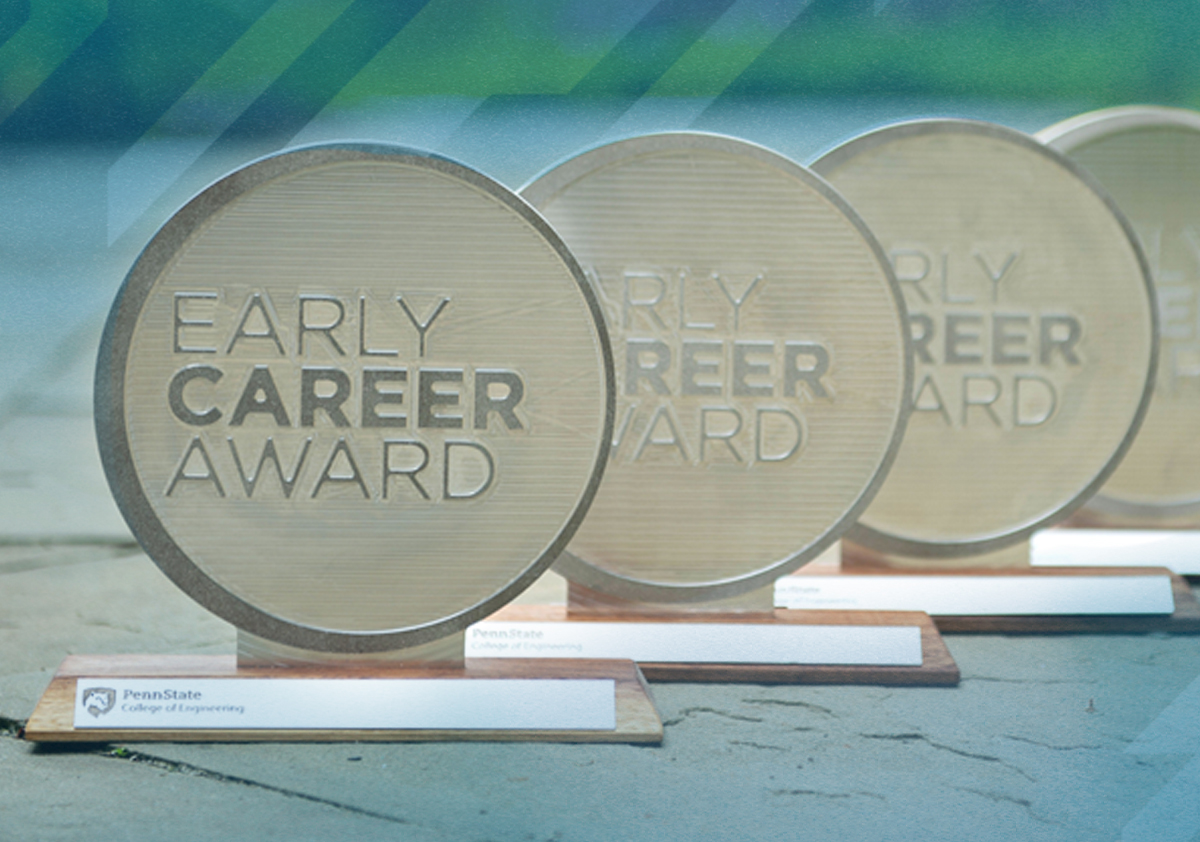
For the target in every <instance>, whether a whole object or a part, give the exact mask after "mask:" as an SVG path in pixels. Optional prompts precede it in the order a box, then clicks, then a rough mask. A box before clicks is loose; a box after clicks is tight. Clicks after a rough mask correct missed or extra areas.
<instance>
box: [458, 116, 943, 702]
mask: <svg viewBox="0 0 1200 842" xmlns="http://www.w3.org/2000/svg"><path fill="white" fill-rule="evenodd" d="M521 192H522V195H523V196H524V197H525V198H526V199H528V200H529V201H530V203H531V204H533V206H534V207H536V208H537V209H538V210H539V211H540V212H541V213H542V214H543V215H544V216H545V217H546V219H547V220H548V221H549V222H550V224H551V225H553V226H554V227H555V229H556V230H557V231H558V232H559V234H560V235H561V236H562V237H563V239H564V240H565V241H566V242H567V244H568V246H569V247H570V248H571V250H572V252H573V253H574V254H575V255H576V256H577V257H578V258H579V260H580V262H581V264H582V265H583V267H584V271H585V272H586V274H587V275H588V278H589V280H590V281H591V283H592V285H593V287H594V288H595V290H596V293H597V296H598V297H599V299H600V301H601V306H602V309H603V311H604V315H605V318H606V321H607V324H608V328H609V332H610V333H611V335H612V336H613V345H614V355H615V360H616V386H617V412H616V424H615V432H614V436H613V441H612V450H611V453H610V456H609V464H608V466H607V468H606V472H605V478H604V483H603V484H602V485H601V487H600V490H599V491H598V493H597V495H596V499H595V501H594V502H593V505H592V507H591V509H590V510H589V513H588V516H587V518H585V520H584V522H583V524H582V525H581V526H580V529H579V531H578V532H576V534H575V537H574V539H573V540H572V542H571V544H570V545H569V546H568V548H567V552H566V553H564V554H563V556H562V557H561V558H560V559H559V561H558V563H557V566H556V569H557V570H558V571H559V572H561V573H562V574H563V575H564V576H566V577H567V578H568V580H569V581H570V586H571V596H572V606H571V614H572V615H573V616H575V617H581V616H583V615H585V614H586V613H587V612H586V610H585V609H586V608H587V607H588V606H587V605H586V604H585V603H587V602H589V601H590V602H591V604H592V605H593V606H601V607H602V608H603V609H605V610H609V611H611V610H612V609H613V608H620V609H623V610H626V611H629V612H631V613H638V612H640V613H647V612H648V611H655V612H658V614H659V615H660V619H663V620H664V621H665V622H670V621H672V619H673V620H678V619H680V618H684V619H686V620H688V621H696V620H699V619H702V618H701V616H700V615H701V613H702V610H701V609H702V608H703V607H704V606H703V605H698V604H707V605H713V604H716V603H717V601H718V600H720V601H722V602H720V603H719V609H720V610H721V611H725V610H727V609H728V608H730V606H731V602H730V600H731V599H736V598H737V597H738V596H739V595H744V594H748V593H750V592H753V591H758V592H760V593H762V592H764V591H765V593H766V599H767V600H768V601H767V602H766V604H765V606H761V607H762V608H763V610H764V613H765V614H767V615H768V617H769V619H768V620H767V621H765V625H771V624H774V625H779V626H785V625H787V624H786V623H779V622H777V621H778V620H779V618H778V617H775V616H773V615H772V614H771V612H772V609H773V604H772V603H771V602H770V601H769V600H770V599H771V590H770V589H771V586H772V585H773V583H774V581H775V580H776V579H777V578H778V577H779V576H781V575H783V574H785V573H789V572H791V571H793V570H795V569H796V568H798V567H800V566H801V565H802V564H804V563H805V562H807V561H809V560H811V559H813V558H814V557H815V556H816V555H818V554H819V553H820V552H822V551H823V550H824V549H826V548H827V547H829V546H830V545H831V544H832V543H833V542H834V541H836V540H837V538H838V537H839V536H840V534H841V533H842V532H843V531H844V530H845V529H846V528H847V527H848V526H849V525H850V524H851V523H853V522H854V520H855V518H856V517H857V516H858V515H859V514H860V513H861V512H862V511H863V509H864V508H865V507H866V505H867V503H868V502H869V500H870V499H871V497H872V496H873V494H874V493H875V491H876V489H877V488H878V486H879V483H880V482H881V480H882V478H883V476H884V474H885V473H886V471H887V468H888V466H889V465H890V463H891V461H892V459H893V456H894V454H895V452H896V448H897V446H898V443H899V440H900V436H901V435H902V433H903V428H904V423H905V419H906V416H907V394H908V392H909V389H910V388H911V366H910V363H909V357H910V355H909V353H908V347H907V346H908V337H907V332H906V325H905V322H904V320H903V318H902V312H903V304H902V301H901V296H900V292H899V289H898V288H897V285H896V281H895V279H894V277H893V275H892V273H891V271H890V269H889V267H888V265H887V261H886V258H885V256H884V254H883V253H882V251H881V250H880V248H879V246H878V244H877V243H876V241H875V239H874V238H873V237H872V235H871V234H870V232H869V231H868V230H867V229H866V227H865V226H864V225H863V224H862V222H861V221H860V219H859V218H858V216H857V214H855V212H854V211H853V210H852V209H851V208H850V207H849V206H848V205H847V204H846V202H845V201H844V200H843V199H842V198H841V197H840V196H839V195H838V194H837V193H836V192H835V191H834V190H832V189H830V187H829V186H828V185H827V184H825V183H824V182H823V181H822V180H821V179H819V178H817V177H815V176H814V175H813V174H812V173H810V172H809V171H808V170H806V169H804V168H803V167H801V166H799V165H797V164H794V163H792V162H790V161H788V160H787V159H785V158H783V157H781V156H779V155H777V154H775V153H773V152H770V151H768V150H766V149H763V148H761V147H758V146H754V145H751V144H749V143H745V142H742V141H739V140H735V139H732V138H727V137H719V136H715V135H704V134H695V133H669V134H659V135H647V136H642V137H636V138H632V139H628V140H623V141H619V142H616V143H612V144H608V145H605V146H601V147H599V148H596V149H593V150H590V151H588V152H584V153H582V154H580V155H578V156H576V157H574V158H572V159H570V160H568V161H566V162H565V163H563V164H561V165H559V166H557V167H555V168H553V169H551V170H549V171H547V172H546V173H544V174H543V175H541V176H540V177H538V178H537V179H535V180H534V181H533V182H531V183H530V184H528V185H527V186H526V187H524V188H523V189H522V191H521ZM598 610H600V609H598ZM601 613H604V610H601ZM593 619H594V618H593ZM880 625H884V624H882V623H881V624H880ZM593 631H595V632H596V633H597V634H599V633H600V631H601V630H600V629H598V628H597V629H593ZM791 631H794V630H791ZM791 631H789V630H788V629H782V630H781V632H780V633H781V634H783V633H791ZM839 631H840V630H839ZM917 631H918V630H917V629H916V628H913V627H911V626H909V627H908V628H907V629H906V630H905V634H908V635H909V636H910V637H909V641H910V643H911V644H912V646H913V647H914V648H913V649H912V650H911V651H910V653H909V657H911V658H915V664H916V666H918V667H919V666H920V664H921V651H920V640H919V635H918V633H917ZM667 633H668V630H665V629H661V628H655V629H649V628H647V629H644V630H643V632H642V633H641V634H640V635H639V634H634V635H631V637H632V638H634V639H636V638H638V637H639V636H640V637H642V638H643V639H651V638H652V639H654V640H655V641H657V642H659V643H661V642H663V641H665V640H666V638H667ZM697 633H700V632H699V631H697ZM739 633H740V632H739ZM712 634H713V635H714V637H718V638H720V639H719V641H718V640H713V641H709V642H708V643H705V644H703V645H701V646H699V647H697V649H699V651H698V652H693V653H691V654H688V655H686V656H685V655H679V656H674V655H672V654H671V653H670V652H669V651H665V650H664V648H663V647H652V650H653V653H652V654H648V655H642V654H636V655H635V657H636V658H637V659H638V660H639V662H641V663H642V665H643V669H647V670H648V671H647V674H648V675H651V676H656V675H669V676H671V677H680V675H681V673H679V672H669V671H666V670H665V669H662V668H660V667H661V666H662V665H663V664H666V663H669V662H672V661H687V662H688V663H689V664H695V663H696V662H697V661H705V660H708V661H720V662H721V663H723V664H732V663H739V662H743V661H744V660H748V661H751V662H754V661H758V662H764V661H765V662H771V661H772V659H773V658H774V657H775V655H773V654H772V653H771V652H770V647H769V646H767V645H766V644H764V643H762V642H761V641H760V642H757V643H749V642H748V643H747V650H749V651H750V652H751V654H746V655H742V656H739V655H738V654H737V653H736V652H732V651H726V647H727V645H728V644H730V643H731V641H732V640H733V639H734V637H735V635H734V630H731V629H730V628H721V627H720V626H714V627H713V628H712ZM470 643H471V638H470V637H469V638H468V645H470ZM718 644H719V645H718ZM780 646H781V647H782V648H783V649H786V650H788V651H790V652H792V653H795V652H797V651H803V650H804V649H805V647H806V646H807V644H805V643H801V642H788V643H781V644H780ZM866 648H868V649H871V648H872V647H871V646H867V647H866ZM468 651H470V649H468ZM583 651H588V650H587V649H586V647H585V649H584V650H583ZM597 651H605V652H616V651H626V650H622V649H620V648H615V649H601V650H597ZM628 651H631V652H643V651H650V650H644V649H638V648H636V647H635V648H634V649H631V650H628ZM718 651H721V652H723V653H724V654H717V652H718ZM706 652H707V654H706ZM647 661H649V662H651V663H652V664H657V665H659V666H656V667H648V666H647V663H646V662H647ZM841 663H846V662H845V661H841ZM862 663H871V662H870V661H863V662H862ZM892 663H893V664H900V663H904V664H907V665H909V666H912V665H913V661H894V662H892ZM730 674H731V673H730V671H723V672H722V673H721V677H722V678H723V679H728V678H729V677H730ZM686 675H687V676H691V677H697V676H699V677H704V676H703V673H702V672H700V671H696V672H689V673H687V674H686ZM777 675H778V674H777V673H772V676H773V677H777ZM779 680H787V678H786V677H784V678H783V679H779Z"/></svg>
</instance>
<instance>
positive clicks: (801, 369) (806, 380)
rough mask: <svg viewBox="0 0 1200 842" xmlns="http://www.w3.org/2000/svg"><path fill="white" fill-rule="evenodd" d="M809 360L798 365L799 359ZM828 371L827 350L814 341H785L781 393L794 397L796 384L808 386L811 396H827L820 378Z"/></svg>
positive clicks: (827, 393)
mask: <svg viewBox="0 0 1200 842" xmlns="http://www.w3.org/2000/svg"><path fill="white" fill-rule="evenodd" d="M802 359H803V360H805V361H811V364H810V365H804V366H802V365H800V361H801V360H802ZM828 371H829V352H828V351H827V350H825V346H824V345H820V344H818V343H816V342H786V343H784V346H783V395H784V397H788V398H794V397H796V384H797V383H803V384H804V385H805V386H806V387H808V391H809V393H810V396H811V397H814V398H827V397H829V392H827V391H826V390H825V386H824V384H823V383H821V378H822V377H824V376H825V374H826V373H827V372H828Z"/></svg>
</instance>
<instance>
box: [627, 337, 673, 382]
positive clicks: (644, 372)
mask: <svg viewBox="0 0 1200 842" xmlns="http://www.w3.org/2000/svg"><path fill="white" fill-rule="evenodd" d="M670 366H671V349H670V348H669V347H667V343H666V342H662V341H660V340H658V339H629V340H627V341H626V342H625V394H627V395H636V394H637V393H638V381H639V380H645V381H646V382H647V383H649V384H650V388H651V389H652V390H653V391H654V393H655V394H658V395H666V394H669V393H670V391H671V390H670V389H668V388H667V382H666V381H665V380H664V379H663V374H664V373H665V372H666V370H667V369H668V368H670Z"/></svg>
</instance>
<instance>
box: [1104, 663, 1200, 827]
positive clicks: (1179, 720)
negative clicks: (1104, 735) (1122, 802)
mask: <svg viewBox="0 0 1200 842" xmlns="http://www.w3.org/2000/svg"><path fill="white" fill-rule="evenodd" d="M1197 710H1200V677H1198V678H1196V679H1194V680H1193V681H1192V683H1191V684H1189V685H1188V686H1187V687H1185V688H1184V690H1183V692H1182V693H1180V694H1179V695H1178V696H1177V697H1176V698H1175V700H1174V701H1172V702H1171V704H1169V705H1167V706H1166V708H1164V709H1163V711H1162V713H1160V714H1159V715H1158V716H1156V717H1155V718H1154V720H1153V721H1152V722H1151V723H1150V724H1149V725H1148V726H1147V727H1146V730H1144V731H1142V733H1141V734H1139V735H1138V736H1137V739H1135V740H1134V741H1133V742H1132V743H1130V744H1129V746H1128V747H1126V749H1125V753H1126V754H1134V755H1141V756H1154V755H1180V754H1183V755H1187V754H1192V755H1195V756H1194V757H1192V759H1191V760H1189V761H1188V762H1187V764H1185V765H1184V767H1183V768H1182V769H1180V770H1179V772H1178V773H1176V775H1175V776H1174V777H1173V778H1171V780H1169V781H1167V784H1166V786H1164V787H1163V788H1162V789H1161V790H1159V791H1158V793H1157V794H1156V795H1155V796H1154V797H1153V798H1151V799H1150V800H1149V801H1148V802H1147V803H1146V806H1144V807H1143V808H1142V809H1141V810H1140V811H1138V813H1137V815H1135V816H1134V817H1133V818H1132V819H1130V820H1129V823H1128V824H1126V825H1125V827H1124V828H1122V829H1121V840H1122V842H1191V840H1192V839H1195V838H1196V836H1197V834H1198V833H1200V800H1197V798H1196V793H1197V792H1200V754H1198V753H1197V752H1200V716H1197V714H1196V712H1197Z"/></svg>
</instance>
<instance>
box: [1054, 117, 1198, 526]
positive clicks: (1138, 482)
mask: <svg viewBox="0 0 1200 842" xmlns="http://www.w3.org/2000/svg"><path fill="white" fill-rule="evenodd" d="M1037 138H1038V139H1039V140H1041V141H1043V142H1044V143H1047V144H1049V145H1050V146H1051V147H1053V148H1055V149H1057V150H1059V151H1060V152H1063V153H1065V154H1066V155H1067V156H1068V157H1070V158H1071V159H1072V160H1074V161H1076V162H1077V163H1079V164H1082V165H1083V166H1084V168H1086V169H1087V171H1088V172H1090V173H1091V174H1092V175H1093V176H1095V177H1096V179H1097V180H1099V181H1100V183H1101V184H1103V185H1104V188H1105V189H1106V190H1107V191H1108V192H1109V193H1110V194H1111V195H1112V197H1113V199H1114V200H1115V201H1116V203H1117V204H1118V205H1119V206H1120V207H1121V210H1122V211H1123V212H1124V213H1125V215H1126V216H1128V217H1129V220H1130V222H1131V223H1132V224H1133V227H1134V230H1136V231H1137V233H1138V236H1139V237H1140V239H1141V241H1142V247H1143V249H1145V252H1146V259H1147V261H1148V262H1149V264H1150V272H1151V275H1152V277H1153V280H1154V284H1155V289H1156V291H1157V293H1158V306H1159V357H1158V359H1159V363H1158V373H1157V376H1156V378H1155V384H1154V397H1153V398H1152V399H1151V401H1150V410H1149V412H1148V413H1147V414H1146V420H1145V422H1144V423H1143V424H1142V429H1141V430H1140V431H1139V432H1138V436H1137V439H1136V440H1134V443H1133V446H1132V447H1131V448H1130V450H1129V453H1128V454H1127V455H1126V456H1125V459H1124V460H1122V462H1121V465H1120V466H1119V467H1118V468H1117V470H1116V471H1115V472H1114V473H1113V475H1112V476H1111V477H1110V478H1109V479H1108V482H1106V483H1105V484H1104V487H1103V488H1101V489H1100V492H1099V493H1098V494H1097V495H1096V497H1094V498H1093V499H1092V500H1091V501H1089V502H1088V508H1089V509H1093V510H1096V511H1098V512H1113V513H1116V514H1121V515H1128V516H1132V517H1137V518H1144V519H1145V520H1146V522H1147V523H1158V522H1163V521H1170V522H1181V521H1182V522H1184V523H1188V524H1192V525H1194V524H1197V523H1200V436H1197V435H1196V425H1197V421H1200V114H1197V113H1196V112H1194V111H1186V110H1183V109H1179V108H1161V107H1153V106H1130V107H1125V108H1109V109H1105V110H1102V111H1093V112H1089V113H1087V114H1081V115H1079V116H1078V117H1074V118H1072V119H1070V120H1064V121H1063V122H1061V123H1056V124H1055V125H1053V126H1050V127H1049V128H1046V129H1043V130H1042V131H1040V132H1038V134H1037Z"/></svg>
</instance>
